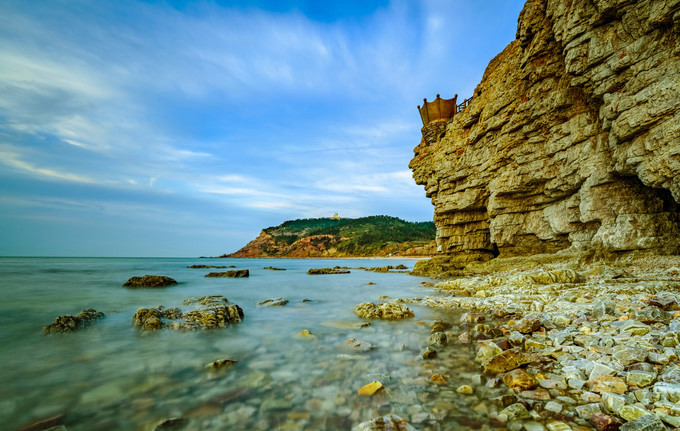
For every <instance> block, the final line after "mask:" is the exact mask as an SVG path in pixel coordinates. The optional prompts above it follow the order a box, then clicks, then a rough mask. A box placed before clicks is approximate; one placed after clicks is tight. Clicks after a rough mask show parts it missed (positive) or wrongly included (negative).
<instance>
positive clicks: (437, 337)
mask: <svg viewBox="0 0 680 431" xmlns="http://www.w3.org/2000/svg"><path fill="white" fill-rule="evenodd" d="M427 343H428V344H430V345H431V346H436V347H442V346H446V344H447V339H446V334H444V333H443V332H435V333H434V334H432V335H431V336H430V338H429V339H428V340H427Z"/></svg>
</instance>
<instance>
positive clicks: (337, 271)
mask: <svg viewBox="0 0 680 431" xmlns="http://www.w3.org/2000/svg"><path fill="white" fill-rule="evenodd" d="M349 273H350V272H349V271H348V270H346V269H336V268H311V269H310V270H309V271H307V274H309V275H319V274H349Z"/></svg>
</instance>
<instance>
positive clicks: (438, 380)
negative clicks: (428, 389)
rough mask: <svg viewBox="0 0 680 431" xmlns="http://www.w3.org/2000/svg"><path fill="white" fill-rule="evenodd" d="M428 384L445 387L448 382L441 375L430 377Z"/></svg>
mask: <svg viewBox="0 0 680 431" xmlns="http://www.w3.org/2000/svg"><path fill="white" fill-rule="evenodd" d="M430 382H432V383H435V384H438V385H445V384H447V383H448V382H447V381H446V378H445V377H444V376H442V375H441V374H434V375H433V376H432V377H430Z"/></svg>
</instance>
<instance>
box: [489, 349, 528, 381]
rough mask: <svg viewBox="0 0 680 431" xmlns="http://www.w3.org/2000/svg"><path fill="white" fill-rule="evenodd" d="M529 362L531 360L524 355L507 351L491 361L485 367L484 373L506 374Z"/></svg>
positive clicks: (515, 351) (514, 351)
mask: <svg viewBox="0 0 680 431" xmlns="http://www.w3.org/2000/svg"><path fill="white" fill-rule="evenodd" d="M499 349H500V347H499ZM529 362H530V360H529V358H528V357H527V356H526V355H525V354H524V353H522V352H519V351H517V350H512V349H511V350H505V351H503V352H501V353H499V354H497V355H496V356H494V357H493V358H491V359H490V360H489V363H488V364H486V367H484V372H485V373H488V374H499V373H504V372H506V371H510V370H514V369H515V368H518V367H520V366H522V365H524V364H528V363H529Z"/></svg>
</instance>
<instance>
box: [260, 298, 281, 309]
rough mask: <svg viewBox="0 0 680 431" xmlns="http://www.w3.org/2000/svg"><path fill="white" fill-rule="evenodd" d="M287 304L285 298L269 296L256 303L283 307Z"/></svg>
mask: <svg viewBox="0 0 680 431" xmlns="http://www.w3.org/2000/svg"><path fill="white" fill-rule="evenodd" d="M286 304H288V300H287V299H286V298H269V299H265V300H264V301H260V302H258V303H257V306H258V307H283V306H284V305H286Z"/></svg>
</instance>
